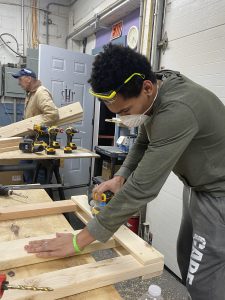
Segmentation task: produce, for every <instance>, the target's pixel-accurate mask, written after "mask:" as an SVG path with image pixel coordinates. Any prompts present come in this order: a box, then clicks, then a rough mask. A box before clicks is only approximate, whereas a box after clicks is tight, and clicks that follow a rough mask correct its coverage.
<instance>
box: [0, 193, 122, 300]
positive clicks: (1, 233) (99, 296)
mask: <svg viewBox="0 0 225 300" xmlns="http://www.w3.org/2000/svg"><path fill="white" fill-rule="evenodd" d="M20 193H22V194H24V195H26V196H28V199H22V198H20V197H17V196H15V195H12V196H10V197H7V198H5V197H1V196H0V205H2V206H13V205H19V204H21V205H24V203H25V202H27V203H37V202H52V200H51V198H50V197H49V196H48V194H47V193H46V192H45V190H26V191H25V190H21V191H20ZM15 227H16V228H18V231H14V230H13V229H14V228H15ZM71 230H73V229H72V227H71V226H70V225H69V223H68V222H67V220H66V219H65V217H64V216H63V215H62V214H58V215H51V216H43V217H36V218H29V219H19V220H13V221H11V220H9V221H1V222H0V244H1V243H2V242H3V241H11V240H19V239H22V238H28V237H33V239H36V238H37V237H39V236H40V237H41V236H43V235H46V234H55V233H56V232H70V231H71ZM90 262H94V258H93V257H92V256H91V255H90V254H84V255H79V256H71V257H66V258H63V259H57V260H53V261H47V260H45V261H44V262H40V263H38V264H35V265H33V264H32V265H27V266H21V267H17V268H14V269H13V271H14V272H15V276H14V279H16V280H19V279H22V278H28V280H29V278H30V277H31V276H36V275H39V274H43V273H46V272H50V271H56V270H61V269H65V268H70V267H75V266H78V265H81V264H87V263H90ZM9 271H12V268H10V267H9V268H6V269H4V270H2V272H3V273H6V274H7V273H8V272H9ZM11 279H12V278H9V280H10V282H11ZM6 293H7V291H6ZM6 293H5V294H4V296H5V295H6ZM84 299H85V300H93V299H95V300H103V299H113V300H121V299H122V298H121V297H120V295H119V294H118V292H117V291H116V290H115V288H114V287H113V286H107V287H104V288H99V289H96V290H92V291H87V292H84V293H81V294H77V295H72V296H68V297H63V298H62V299H61V300H84Z"/></svg>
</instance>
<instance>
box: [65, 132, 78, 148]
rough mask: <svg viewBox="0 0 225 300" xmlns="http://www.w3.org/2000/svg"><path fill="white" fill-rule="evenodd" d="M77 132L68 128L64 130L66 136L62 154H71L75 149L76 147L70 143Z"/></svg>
mask: <svg viewBox="0 0 225 300" xmlns="http://www.w3.org/2000/svg"><path fill="white" fill-rule="evenodd" d="M78 132H79V130H78V129H76V128H73V127H68V128H66V130H65V133H66V135H67V143H66V147H65V148H64V153H72V150H75V149H77V145H76V144H75V143H73V142H72V139H73V136H74V134H75V133H78Z"/></svg>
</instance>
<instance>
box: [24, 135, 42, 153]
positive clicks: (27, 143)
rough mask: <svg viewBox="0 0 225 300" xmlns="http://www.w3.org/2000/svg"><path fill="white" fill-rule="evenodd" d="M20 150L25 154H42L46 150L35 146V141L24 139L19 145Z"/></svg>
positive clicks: (40, 146)
mask: <svg viewBox="0 0 225 300" xmlns="http://www.w3.org/2000/svg"><path fill="white" fill-rule="evenodd" d="M19 149H20V150H21V151H22V152H24V153H36V152H41V151H43V150H44V149H45V147H44V146H43V145H36V144H34V140H32V139H26V138H25V139H24V140H23V141H22V142H20V144H19Z"/></svg>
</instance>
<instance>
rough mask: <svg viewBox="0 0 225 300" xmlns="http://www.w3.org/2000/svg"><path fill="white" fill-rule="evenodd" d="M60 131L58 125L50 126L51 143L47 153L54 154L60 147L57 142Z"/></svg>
mask: <svg viewBox="0 0 225 300" xmlns="http://www.w3.org/2000/svg"><path fill="white" fill-rule="evenodd" d="M59 131H60V129H59V128H58V127H56V126H51V127H49V128H48V134H49V143H48V146H47V147H46V149H45V150H46V153H47V155H54V154H55V153H56V151H55V149H56V148H60V145H59V143H58V142H56V136H57V134H58V133H59Z"/></svg>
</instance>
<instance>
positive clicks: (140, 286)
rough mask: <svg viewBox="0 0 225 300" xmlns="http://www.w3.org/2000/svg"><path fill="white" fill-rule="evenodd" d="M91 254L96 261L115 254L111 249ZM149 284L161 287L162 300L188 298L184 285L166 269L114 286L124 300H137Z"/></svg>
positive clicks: (183, 299) (182, 299) (185, 299)
mask: <svg viewBox="0 0 225 300" xmlns="http://www.w3.org/2000/svg"><path fill="white" fill-rule="evenodd" d="M92 255H93V257H94V259H95V260H96V261H100V260H103V259H107V258H112V257H115V256H117V254H116V253H115V252H114V251H113V250H111V249H110V250H101V251H96V252H94V253H93V254H92ZM150 284H157V285H159V286H160V287H161V289H162V296H163V298H164V300H188V294H187V290H186V288H185V286H183V285H182V284H181V283H180V282H179V281H178V280H177V279H176V278H175V277H174V276H173V275H172V274H170V273H169V272H168V271H166V270H164V272H163V274H162V275H161V276H159V277H155V278H152V279H147V280H142V279H141V277H138V278H134V279H130V280H126V281H122V282H119V283H116V284H115V288H116V289H117V291H118V292H119V294H120V295H121V297H122V298H123V299H124V300H138V299H139V298H140V297H141V295H142V294H144V293H145V292H146V291H147V290H148V287H149V285H150Z"/></svg>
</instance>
